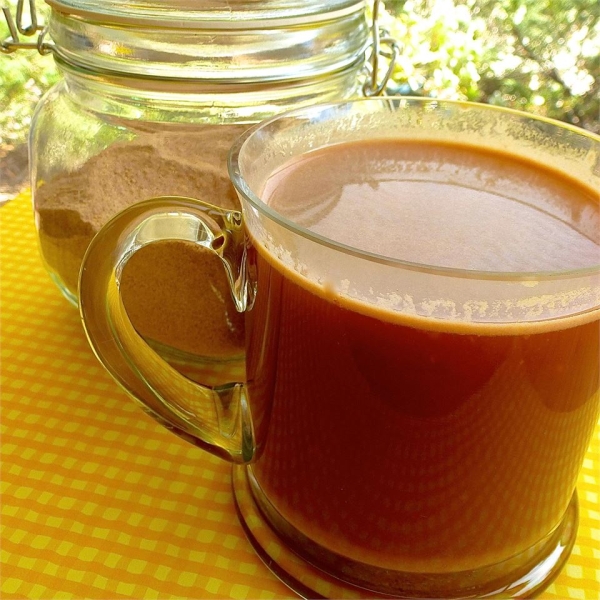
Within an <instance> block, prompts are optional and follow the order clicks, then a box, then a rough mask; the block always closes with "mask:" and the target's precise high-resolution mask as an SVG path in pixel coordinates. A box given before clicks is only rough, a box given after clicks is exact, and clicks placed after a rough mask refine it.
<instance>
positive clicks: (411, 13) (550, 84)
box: [0, 0, 600, 145]
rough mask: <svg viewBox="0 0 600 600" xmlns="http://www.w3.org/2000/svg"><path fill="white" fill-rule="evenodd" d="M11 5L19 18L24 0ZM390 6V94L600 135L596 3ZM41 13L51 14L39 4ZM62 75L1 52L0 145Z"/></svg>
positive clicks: (426, 1) (42, 63)
mask: <svg viewBox="0 0 600 600" xmlns="http://www.w3.org/2000/svg"><path fill="white" fill-rule="evenodd" d="M3 1H4V4H5V5H8V6H9V7H10V8H11V11H12V14H13V15H14V14H15V13H16V8H15V6H16V0H8V2H7V1H6V0H0V5H1V3H2V2H3ZM385 8H386V10H385V11H383V14H382V15H381V19H380V21H381V24H382V25H383V26H384V27H385V28H386V29H388V30H389V31H390V33H391V34H392V35H393V36H394V37H395V38H396V39H397V40H398V42H399V45H400V49H401V52H400V58H399V60H398V62H397V64H396V66H395V69H394V73H393V78H392V82H391V86H390V88H391V91H392V92H394V93H401V94H417V95H423V96H432V97H438V98H450V99H461V100H473V101H479V102H486V103H491V104H498V105H502V106H508V107H513V108H519V109H522V110H526V111H529V112H533V113H537V114H542V115H546V116H548V117H552V118H555V119H560V120H563V121H567V122H569V123H573V124H575V125H578V126H580V127H584V128H587V129H589V130H592V131H595V132H597V133H600V114H599V113H600V108H599V93H600V59H599V56H600V4H599V3H598V0H386V2H385ZM38 11H39V12H40V14H41V17H42V20H43V19H44V18H47V14H48V7H47V5H45V4H44V3H43V2H42V1H41V0H38ZM7 36H8V29H7V27H6V26H5V24H4V22H3V20H2V22H0V38H1V39H5V38H6V37H7ZM57 79H58V73H57V71H56V68H55V66H54V63H53V60H52V56H41V55H39V54H38V53H37V52H36V51H31V50H30V51H24V50H21V51H18V52H14V53H12V54H5V55H0V145H16V144H18V143H21V142H23V141H24V140H25V139H26V136H27V131H28V128H29V123H30V121H31V114H32V112H33V109H34V107H35V105H36V104H37V102H38V101H39V99H40V97H41V96H42V94H43V93H44V92H45V91H46V90H47V89H48V88H49V87H50V86H51V85H52V84H53V83H55V82H56V81H57Z"/></svg>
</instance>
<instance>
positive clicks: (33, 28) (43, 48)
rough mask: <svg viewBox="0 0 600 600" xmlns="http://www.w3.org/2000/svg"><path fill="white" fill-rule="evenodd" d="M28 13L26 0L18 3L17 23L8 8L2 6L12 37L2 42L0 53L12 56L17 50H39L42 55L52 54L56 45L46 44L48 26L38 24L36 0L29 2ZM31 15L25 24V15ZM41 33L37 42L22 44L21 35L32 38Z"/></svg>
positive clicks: (19, 0) (20, 0)
mask: <svg viewBox="0 0 600 600" xmlns="http://www.w3.org/2000/svg"><path fill="white" fill-rule="evenodd" d="M27 4H28V11H25V10H24V8H25V0H18V1H17V19H16V22H15V20H14V19H13V16H12V14H11V12H10V8H9V7H8V6H2V12H3V13H4V19H5V21H6V25H7V26H8V31H9V32H10V36H9V37H7V38H6V39H5V40H3V41H2V42H0V52H2V53H4V54H10V53H11V52H14V51H15V50H19V49H26V50H37V51H38V52H39V53H40V54H49V53H50V52H52V50H53V48H54V45H53V44H50V43H48V42H45V41H44V40H45V38H46V34H47V33H48V27H47V25H44V24H43V23H42V24H40V23H38V19H37V12H36V8H35V0H28V3H27ZM26 12H28V13H29V23H28V24H26V23H25V13H26ZM38 32H39V35H38V37H37V40H36V41H35V42H22V41H21V39H20V37H19V34H21V35H24V36H26V37H31V36H33V35H35V34H36V33H38Z"/></svg>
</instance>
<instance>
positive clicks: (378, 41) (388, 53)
mask: <svg viewBox="0 0 600 600" xmlns="http://www.w3.org/2000/svg"><path fill="white" fill-rule="evenodd" d="M380 3H381V2H380V0H373V26H372V35H373V39H372V41H371V56H370V63H367V71H368V77H367V80H366V81H365V83H364V85H363V94H364V95H365V96H380V95H381V94H383V93H384V92H385V86H386V85H387V83H388V81H389V80H390V77H391V76H392V73H393V72H394V65H395V64H396V60H397V58H398V55H399V54H400V47H399V46H398V42H397V41H396V40H395V39H394V38H393V37H392V36H391V35H390V33H389V32H388V31H386V30H385V29H383V28H380V27H379V24H378V21H379V5H380ZM382 46H387V47H388V49H386V50H384V49H383V48H382ZM381 56H383V57H384V58H387V59H388V60H389V64H388V68H387V71H386V72H385V75H384V76H383V79H382V80H381V81H380V82H378V81H377V78H378V76H379V58H380V57H381Z"/></svg>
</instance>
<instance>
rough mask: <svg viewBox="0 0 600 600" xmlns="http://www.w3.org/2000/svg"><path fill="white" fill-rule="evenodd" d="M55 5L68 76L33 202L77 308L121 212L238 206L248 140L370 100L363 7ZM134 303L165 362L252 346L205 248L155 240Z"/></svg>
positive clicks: (237, 2) (136, 280)
mask: <svg viewBox="0 0 600 600" xmlns="http://www.w3.org/2000/svg"><path fill="white" fill-rule="evenodd" d="M47 1H48V4H50V6H51V8H52V10H51V14H50V18H49V29H48V32H49V35H50V37H51V39H52V40H53V42H54V46H53V51H54V57H55V60H56V63H57V65H58V68H59V70H60V72H61V74H62V80H61V81H60V82H59V83H58V84H57V85H56V86H55V87H54V88H53V89H52V90H50V91H49V92H48V93H47V94H46V96H45V97H44V98H43V99H42V101H41V102H40V103H39V105H38V107H37V109H36V112H35V114H34V118H33V122H32V126H31V134H30V166H31V182H32V194H33V203H34V209H35V218H36V224H37V228H38V233H39V245H40V250H41V254H42V257H43V260H44V263H45V265H46V268H47V270H48V272H49V273H50V276H51V277H52V279H53V280H54V282H55V283H56V284H57V285H58V287H59V288H60V290H61V291H62V293H63V294H64V295H65V296H66V297H67V298H68V299H69V300H70V301H71V302H72V303H73V304H77V282H78V276H79V268H80V265H81V262H82V259H83V256H84V253H85V251H86V249H87V247H88V245H89V242H90V241H91V239H92V238H93V236H94V235H95V233H96V232H97V231H98V230H99V229H100V228H101V227H102V226H103V225H105V223H107V222H108V221H109V220H110V219H111V218H112V217H113V216H114V215H115V214H116V213H118V212H120V211H121V210H122V209H124V208H125V207H127V206H129V205H131V204H133V203H136V202H139V201H142V200H144V199H146V198H150V197H155V196H164V195H176V196H188V197H193V198H198V199H202V200H205V201H208V202H210V203H212V204H215V205H217V206H221V207H225V208H233V207H235V206H237V200H236V198H235V194H234V192H233V189H232V187H231V184H230V182H229V178H228V175H227V170H226V157H227V153H228V150H229V147H230V145H231V143H232V142H233V140H234V139H235V138H237V137H238V136H239V135H240V134H241V133H242V132H243V131H244V130H245V129H246V128H247V127H248V126H249V125H251V124H253V123H256V122H258V121H260V120H262V119H264V118H266V117H268V116H271V115H274V114H275V113H277V112H279V111H282V110H285V109H287V108H291V107H293V106H302V105H306V104H310V103H314V102H323V101H328V100H339V99H345V98H349V97H351V96H354V95H356V94H357V93H359V91H360V85H361V74H362V73H363V68H364V65H365V51H366V48H367V46H368V43H369V35H370V26H369V22H368V19H367V10H366V8H367V7H366V4H365V2H364V1H357V0H329V1H323V0H265V1H261V2H257V1H256V0H231V1H228V2H226V1H224V0H200V1H198V0H171V1H170V2H164V1H162V2H159V1H158V0H156V1H152V0H139V1H138V2H137V3H135V4H132V3H130V2H127V1H125V0H105V1H104V2H101V3H100V2H97V1H96V0H94V1H92V0H47ZM122 294H123V298H124V304H125V307H126V309H127V311H128V313H129V315H130V318H131V320H132V322H133V324H134V325H135V327H136V329H137V330H138V331H139V332H140V333H141V335H142V336H143V337H145V338H146V340H147V341H148V342H149V343H151V345H153V346H154V347H155V348H157V349H158V350H159V351H160V352H161V354H163V356H166V357H167V358H169V357H170V358H172V359H173V360H175V361H177V360H179V361H183V362H190V361H191V362H193V361H196V360H199V359H200V358H201V357H214V358H221V359H222V358H223V357H232V358H233V357H235V356H239V355H240V354H241V352H242V348H243V335H244V332H243V324H242V319H241V317H240V315H239V314H238V313H237V312H236V310H235V307H234V305H233V302H232V300H231V298H230V295H229V292H228V286H227V283H226V278H225V275H224V273H223V272H222V266H221V265H220V262H219V261H218V259H216V258H215V257H214V256H213V255H212V254H210V253H207V252H206V251H204V250H203V249H201V248H198V247H197V246H194V245H192V244H190V243H183V242H174V241H173V242H171V241H163V242H159V243H155V244H150V245H149V246H147V247H146V248H144V249H143V250H142V251H140V252H138V253H136V255H135V257H133V258H132V259H131V260H130V261H129V262H128V263H127V265H126V266H125V268H124V270H123V278H122ZM208 314H210V315H215V314H218V315H220V317H218V318H215V317H214V316H211V318H210V319H209V318H208V317H207V316H206V315H208Z"/></svg>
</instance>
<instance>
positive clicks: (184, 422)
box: [79, 196, 256, 463]
mask: <svg viewBox="0 0 600 600" xmlns="http://www.w3.org/2000/svg"><path fill="white" fill-rule="evenodd" d="M244 239H245V238H244V232H243V228H242V216H241V213H240V212H239V211H229V210H224V209H221V208H219V207H216V206H213V205H210V204H208V203H205V202H201V201H199V200H195V199H191V198H182V197H177V196H163V197H160V198H153V199H151V200H146V201H144V202H140V203H137V204H134V205H133V206H131V207H129V208H127V209H125V210H124V211H122V212H120V213H119V214H117V215H116V216H115V217H113V219H112V220H111V221H109V222H108V223H107V224H106V225H105V226H104V227H103V228H102V229H101V230H100V231H99V232H98V233H97V234H96V236H95V237H94V239H93V240H92V242H91V244H90V246H89V247H88V249H87V252H86V254H85V257H84V259H83V263H82V265H81V271H80V277H79V310H80V314H81V319H82V322H83V327H84V330H85V333H86V335H87V337H88V340H89V342H90V345H91V347H92V349H93V351H94V353H95V354H96V356H97V357H98V359H99V360H100V362H101V363H102V364H103V365H104V366H105V367H106V369H107V370H108V372H109V373H110V374H111V375H112V377H113V378H114V379H115V380H116V381H117V382H118V383H119V384H120V385H121V387H123V388H124V390H125V391H126V392H127V393H128V394H129V395H130V396H132V397H133V398H134V400H136V401H138V403H140V404H141V405H142V408H143V409H144V410H145V411H146V412H147V413H149V414H150V415H151V416H153V417H154V418H155V419H156V420H158V421H159V422H160V423H161V424H162V425H164V426H165V427H167V429H169V430H171V431H173V432H174V433H176V434H177V435H179V436H181V437H183V438H184V439H186V440H188V441H190V442H191V443H193V444H195V445H196V446H200V447H201V448H204V449H205V450H208V451H209V452H211V453H213V454H216V455H217V456H220V457H222V458H225V459H227V460H229V461H232V462H235V463H247V462H250V461H251V460H252V459H253V457H254V454H255V451H256V447H255V438H254V431H253V425H252V419H251V415H250V408H249V406H248V402H247V398H246V390H245V386H244V384H243V383H240V382H233V383H231V384H227V385H223V386H220V387H214V388H210V387H207V386H203V385H201V384H198V383H195V382H193V381H191V380H190V379H188V378H187V377H185V376H184V375H182V374H180V373H179V372H178V371H177V370H176V369H174V368H173V367H171V365H169V364H168V363H167V362H166V361H165V360H163V359H162V358H161V357H160V356H159V355H158V354H157V353H156V352H155V351H154V350H153V349H152V348H150V346H149V345H148V344H147V343H146V342H145V341H144V340H143V338H142V337H141V336H140V335H139V334H138V333H137V331H136V330H135V328H134V327H133V325H132V323H131V321H130V320H129V317H128V315H127V312H126V310H125V307H124V305H123V300H122V298H121V293H120V290H119V286H120V276H121V272H122V270H123V267H124V265H125V263H126V262H127V260H128V259H129V257H130V256H131V255H133V254H134V253H135V252H136V251H137V250H139V249H140V248H141V247H143V246H145V245H146V244H149V243H152V242H155V241H159V240H186V241H189V242H192V243H195V244H198V245H200V246H203V247H205V248H208V249H210V250H212V251H213V252H214V253H215V254H217V256H219V258H220V259H221V261H222V262H223V265H224V267H225V270H226V273H227V277H228V280H229V284H230V287H231V290H232V296H233V299H234V302H235V304H236V308H237V310H238V311H240V312H243V311H244V310H246V307H247V303H248V301H249V300H250V301H251V296H252V290H251V289H250V288H249V284H248V281H247V278H246V274H245V247H246V246H245V241H244Z"/></svg>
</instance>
